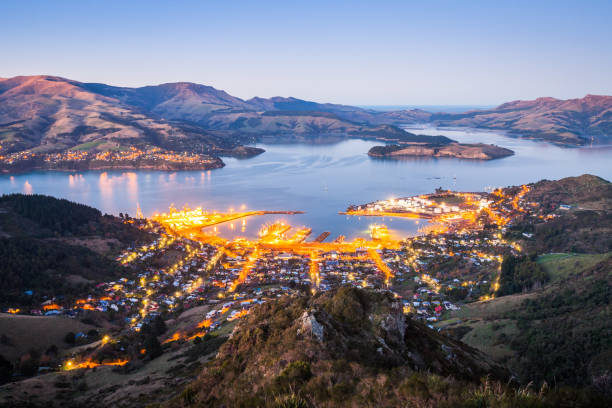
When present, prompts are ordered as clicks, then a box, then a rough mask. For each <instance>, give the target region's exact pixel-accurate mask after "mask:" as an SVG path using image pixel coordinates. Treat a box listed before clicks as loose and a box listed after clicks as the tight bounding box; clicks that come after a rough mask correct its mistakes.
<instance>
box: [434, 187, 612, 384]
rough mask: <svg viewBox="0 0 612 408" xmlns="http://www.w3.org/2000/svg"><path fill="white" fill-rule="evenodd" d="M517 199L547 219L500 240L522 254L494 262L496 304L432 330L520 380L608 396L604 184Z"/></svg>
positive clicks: (608, 225)
mask: <svg viewBox="0 0 612 408" xmlns="http://www.w3.org/2000/svg"><path fill="white" fill-rule="evenodd" d="M525 198H526V199H527V200H528V201H530V202H537V203H539V205H540V206H541V207H542V208H543V209H545V211H546V213H548V214H549V216H550V217H552V218H551V219H549V220H548V221H547V222H543V220H537V219H523V220H522V221H519V222H517V223H515V224H514V225H511V226H509V227H508V229H507V231H506V234H505V238H507V239H513V240H517V239H522V241H523V247H524V252H525V253H526V254H525V255H522V256H518V257H506V258H505V259H504V261H503V262H502V265H501V278H500V288H499V293H498V294H499V295H500V297H497V298H495V299H493V300H489V301H483V302H475V303H471V304H468V305H466V306H465V307H464V308H463V309H462V310H461V311H457V312H452V313H449V314H447V316H446V319H445V320H444V321H442V322H440V323H438V327H439V328H442V329H443V332H446V333H447V334H451V335H454V336H455V337H456V338H458V339H461V340H462V341H464V342H466V343H467V344H469V345H471V346H473V347H476V348H478V349H480V350H481V351H483V352H486V353H487V354H489V355H490V356H492V357H493V358H495V359H496V361H498V362H499V363H503V364H505V365H507V366H508V367H509V368H510V369H511V370H513V372H515V373H517V375H518V376H519V379H523V380H524V379H526V378H529V379H531V380H533V381H535V382H536V383H540V384H541V383H543V382H546V383H548V384H557V385H564V386H567V385H571V386H580V387H585V386H587V387H595V388H599V389H600V390H606V389H608V390H609V388H608V387H609V383H610V372H609V368H610V367H611V366H612V354H610V350H612V330H611V329H610V328H611V327H612V320H611V318H610V313H609V309H610V305H611V303H610V302H611V300H612V257H611V255H612V241H611V240H610V231H611V230H612V214H611V213H612V185H611V184H610V183H609V182H608V181H606V180H603V179H601V178H599V177H595V176H592V175H582V176H579V177H568V178H565V179H561V180H557V181H549V180H543V181H540V182H537V183H534V184H532V185H530V189H529V191H528V192H527V194H526V195H525ZM606 384H608V385H606ZM608 392H609V391H608Z"/></svg>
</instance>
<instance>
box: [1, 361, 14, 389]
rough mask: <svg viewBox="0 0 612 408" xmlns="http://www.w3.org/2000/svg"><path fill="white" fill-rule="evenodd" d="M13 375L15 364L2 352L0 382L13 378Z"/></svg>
mask: <svg viewBox="0 0 612 408" xmlns="http://www.w3.org/2000/svg"><path fill="white" fill-rule="evenodd" d="M12 376H13V365H12V364H11V362H10V361H8V360H7V359H6V358H4V356H2V355H1V354H0V384H4V383H6V382H8V381H10V380H11V377H12Z"/></svg>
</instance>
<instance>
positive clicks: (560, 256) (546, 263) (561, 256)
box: [537, 252, 612, 283]
mask: <svg viewBox="0 0 612 408" xmlns="http://www.w3.org/2000/svg"><path fill="white" fill-rule="evenodd" d="M611 256H612V252H607V253H604V254H573V253H556V254H546V255H541V256H539V257H538V259H537V262H538V263H539V264H540V265H542V267H543V268H544V270H545V271H546V272H547V273H548V274H549V276H550V281H551V283H555V282H558V281H561V280H563V279H566V278H568V277H569V276H570V275H572V274H576V273H579V272H581V271H583V270H585V269H588V268H592V267H593V266H595V265H596V264H597V263H599V262H601V261H603V260H605V259H607V258H609V257H611Z"/></svg>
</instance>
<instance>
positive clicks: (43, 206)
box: [0, 194, 148, 308]
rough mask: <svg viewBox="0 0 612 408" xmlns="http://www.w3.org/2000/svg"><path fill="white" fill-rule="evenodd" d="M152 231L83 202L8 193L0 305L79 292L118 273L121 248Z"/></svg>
mask: <svg viewBox="0 0 612 408" xmlns="http://www.w3.org/2000/svg"><path fill="white" fill-rule="evenodd" d="M147 235H148V234H147V233H144V232H142V231H141V230H139V229H137V228H136V227H134V226H132V225H131V224H126V223H124V221H123V220H122V219H119V218H117V217H113V216H109V215H102V214H101V213H100V211H98V210H96V209H94V208H91V207H88V206H85V205H82V204H77V203H72V202H70V201H67V200H59V199H56V198H53V197H48V196H41V195H22V194H11V195H4V196H2V197H0V256H1V257H2V264H1V265H0V285H1V286H2V298H1V301H0V307H3V308H6V307H17V306H20V305H27V304H34V303H36V302H37V301H40V300H41V299H46V298H49V299H50V298H53V297H54V296H66V295H70V296H77V295H78V293H81V292H83V291H84V290H85V289H86V288H87V287H90V286H91V285H93V284H94V283H98V282H101V281H106V280H108V279H112V278H114V277H118V276H120V275H121V269H120V268H119V266H118V264H117V263H116V261H115V260H114V257H115V256H116V254H117V253H118V251H119V250H120V249H122V248H123V247H127V246H129V245H131V244H134V243H135V242H138V241H140V240H143V239H146V238H147ZM26 291H31V292H32V293H31V294H27V293H25V292H26Z"/></svg>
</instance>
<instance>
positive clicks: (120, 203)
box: [0, 128, 612, 239]
mask: <svg viewBox="0 0 612 408" xmlns="http://www.w3.org/2000/svg"><path fill="white" fill-rule="evenodd" d="M411 131H413V132H417V133H422V134H443V135H446V136H448V137H450V138H453V139H455V140H459V141H462V142H478V141H482V142H487V143H494V144H498V145H500V146H503V147H507V148H510V149H512V150H514V151H515V152H516V154H515V155H514V156H512V157H508V158H504V159H500V160H493V161H488V162H478V161H461V160H457V159H431V158H419V159H410V160H381V159H372V158H369V157H368V156H367V154H366V153H367V151H368V149H369V148H370V147H372V146H374V145H375V144H377V143H375V142H369V141H362V140H347V141H342V142H340V143H336V144H331V145H307V144H273V145H270V144H266V145H263V144H262V145H258V146H260V147H263V148H264V149H266V153H264V154H262V155H259V156H257V157H254V158H252V159H246V160H238V159H231V158H226V159H224V161H225V162H226V164H227V166H226V167H225V168H223V169H218V170H212V171H204V172H201V171H188V172H174V173H172V172H156V171H135V172H124V171H112V172H110V171H109V172H97V171H91V172H81V173H64V172H32V173H26V174H17V175H13V176H10V175H0V192H1V193H12V192H32V193H40V194H49V195H53V196H56V197H63V198H67V199H69V200H72V201H77V202H81V203H85V204H88V205H91V206H93V207H96V208H99V209H101V210H102V211H103V212H107V213H112V214H118V213H119V212H127V213H129V214H131V215H134V214H135V213H136V206H137V204H138V203H140V206H141V207H142V210H143V212H144V213H145V215H151V214H153V213H155V212H163V211H166V210H167V208H168V206H169V205H170V204H171V203H174V205H175V206H176V207H177V208H181V207H182V206H183V205H185V204H187V205H189V206H192V207H195V206H202V207H204V208H208V209H216V210H219V211H226V210H228V209H229V208H234V209H236V210H238V209H239V208H240V207H241V206H242V205H244V206H246V208H249V209H261V210H302V211H306V214H303V215H297V216H286V217H284V219H285V220H286V221H288V222H290V223H291V224H293V225H296V226H302V225H306V226H309V227H311V228H312V229H313V235H312V237H315V236H316V235H318V234H320V233H321V232H323V231H330V232H331V233H332V236H331V237H330V238H329V239H332V238H333V237H334V236H336V235H339V234H344V235H346V236H347V238H353V237H356V236H366V235H367V234H366V232H367V226H368V225H369V224H371V223H373V222H383V221H384V222H385V223H386V224H387V225H388V226H389V227H390V228H391V229H392V230H394V231H395V232H396V233H397V235H406V234H411V233H415V232H416V231H417V230H418V228H419V227H420V226H422V225H423V224H424V221H421V222H420V224H419V223H418V222H417V221H416V220H400V219H385V220H382V219H377V218H369V217H362V218H361V219H359V218H354V217H346V216H341V215H338V214H337V213H338V211H343V210H344V209H346V207H347V206H348V205H349V204H355V203H364V202H370V201H374V200H377V199H385V198H389V197H401V196H409V195H415V194H421V193H429V192H432V191H433V190H434V189H435V188H436V187H443V188H450V189H456V190H466V191H483V190H485V189H489V188H492V187H498V186H507V185H515V184H522V183H528V182H532V181H537V180H540V179H542V178H548V179H557V178H561V177H566V176H574V175H580V174H584V173H591V174H595V175H598V176H601V177H604V178H606V179H608V180H611V179H612V147H611V146H605V147H596V148H579V149H567V148H560V147H556V146H553V145H550V144H547V143H540V142H532V141H527V140H520V139H512V138H508V137H505V136H503V135H500V134H494V133H488V132H479V131H475V132H467V131H464V130H463V131H456V130H436V129H428V128H422V129H417V130H415V129H412V130H411ZM277 218H278V216H273V217H272V216H266V217H258V218H253V219H250V220H248V221H247V225H246V228H245V231H244V232H242V231H241V229H242V224H241V222H236V223H235V225H234V226H233V228H234V229H231V225H230V224H228V225H224V226H220V227H218V229H219V233H221V234H222V235H228V236H229V235H246V236H253V235H254V233H255V232H256V231H257V229H258V228H259V226H260V225H261V223H262V222H268V221H272V220H275V219H277Z"/></svg>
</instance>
